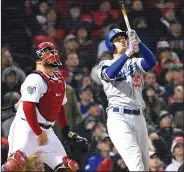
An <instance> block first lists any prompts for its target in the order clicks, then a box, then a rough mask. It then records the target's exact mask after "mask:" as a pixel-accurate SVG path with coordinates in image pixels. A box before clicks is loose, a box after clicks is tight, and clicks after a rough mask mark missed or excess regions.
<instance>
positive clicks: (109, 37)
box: [105, 29, 127, 53]
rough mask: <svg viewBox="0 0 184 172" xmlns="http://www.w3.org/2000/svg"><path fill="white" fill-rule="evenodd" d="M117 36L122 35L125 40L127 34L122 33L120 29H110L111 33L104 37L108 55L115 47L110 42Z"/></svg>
mask: <svg viewBox="0 0 184 172" xmlns="http://www.w3.org/2000/svg"><path fill="white" fill-rule="evenodd" d="M118 35H122V36H124V37H125V38H127V34H126V32H125V31H122V30H121V29H112V30H111V31H109V32H108V33H107V35H106V37H105V44H106V47H107V49H108V50H109V52H110V53H113V52H114V50H115V46H114V44H113V43H112V40H113V39H114V38H115V37H116V36H118Z"/></svg>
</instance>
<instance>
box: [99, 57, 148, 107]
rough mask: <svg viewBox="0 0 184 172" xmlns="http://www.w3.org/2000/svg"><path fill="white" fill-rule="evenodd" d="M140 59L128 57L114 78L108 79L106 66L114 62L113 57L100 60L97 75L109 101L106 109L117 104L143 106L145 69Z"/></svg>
mask: <svg viewBox="0 0 184 172" xmlns="http://www.w3.org/2000/svg"><path fill="white" fill-rule="evenodd" d="M141 60H142V58H131V59H128V60H127V61H126V62H125V64H124V66H123V67H122V69H121V71H120V72H119V73H118V75H117V76H116V78H115V79H110V78H108V77H107V76H106V74H105V71H106V68H107V67H108V66H110V65H111V64H112V63H113V62H115V59H113V60H104V61H101V62H100V64H99V68H98V75H99V78H100V80H101V82H102V84H103V87H104V92H105V94H106V96H107V99H108V102H109V105H108V109H109V108H111V107H118V106H126V107H134V108H139V109H144V108H145V103H144V100H143V98H142V89H143V86H144V83H143V73H144V72H145V71H144V69H143V68H142V66H141Z"/></svg>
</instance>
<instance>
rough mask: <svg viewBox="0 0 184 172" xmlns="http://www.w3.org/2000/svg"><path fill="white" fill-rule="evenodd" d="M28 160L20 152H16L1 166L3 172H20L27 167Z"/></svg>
mask: <svg viewBox="0 0 184 172" xmlns="http://www.w3.org/2000/svg"><path fill="white" fill-rule="evenodd" d="M27 162H28V159H27V157H26V155H25V154H24V153H23V152H21V151H19V150H18V151H16V152H15V153H14V154H13V155H11V156H10V158H8V160H7V162H6V163H5V164H4V165H3V167H2V168H3V169H4V171H22V170H23V169H25V168H26V166H27Z"/></svg>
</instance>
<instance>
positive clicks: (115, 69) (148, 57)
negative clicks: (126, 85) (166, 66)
mask: <svg viewBox="0 0 184 172" xmlns="http://www.w3.org/2000/svg"><path fill="white" fill-rule="evenodd" d="M139 51H140V53H141V54H142V57H143V59H142V60H141V66H142V68H143V69H144V70H145V71H146V72H147V71H149V70H150V69H152V68H153V67H154V66H155V65H156V59H155V56H154V55H153V53H152V52H151V51H150V50H149V48H147V47H146V46H145V45H144V44H143V43H142V42H141V43H140V44H139ZM127 60H128V56H127V55H126V54H125V53H124V54H123V55H121V56H120V57H119V59H118V60H116V61H115V62H114V63H113V64H112V65H111V66H109V67H107V69H106V75H107V77H108V78H110V79H114V78H115V77H116V76H117V74H118V73H119V72H120V71H121V69H122V67H123V65H124V64H125V62H126V61H127Z"/></svg>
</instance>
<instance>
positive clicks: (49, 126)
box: [21, 118, 52, 130]
mask: <svg viewBox="0 0 184 172" xmlns="http://www.w3.org/2000/svg"><path fill="white" fill-rule="evenodd" d="M21 119H22V120H24V121H27V120H25V119H24V118H21ZM38 124H39V125H40V127H42V128H44V129H46V130H48V129H49V128H51V127H52V125H47V124H43V123H38Z"/></svg>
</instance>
